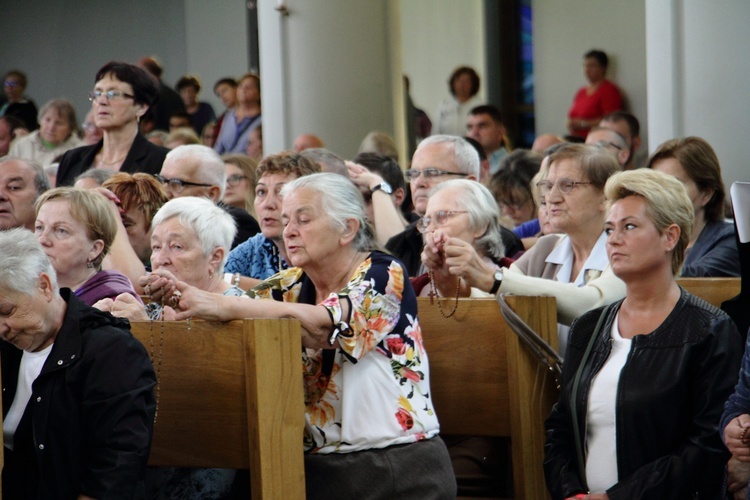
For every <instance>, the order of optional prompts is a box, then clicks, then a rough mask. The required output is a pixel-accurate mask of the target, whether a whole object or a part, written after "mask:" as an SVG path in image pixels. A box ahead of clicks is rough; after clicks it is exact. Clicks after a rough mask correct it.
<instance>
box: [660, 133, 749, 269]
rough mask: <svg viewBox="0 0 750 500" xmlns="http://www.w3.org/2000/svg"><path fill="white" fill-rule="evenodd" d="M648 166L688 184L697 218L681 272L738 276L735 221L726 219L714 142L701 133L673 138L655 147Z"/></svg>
mask: <svg viewBox="0 0 750 500" xmlns="http://www.w3.org/2000/svg"><path fill="white" fill-rule="evenodd" d="M648 166H649V168H652V169H654V170H658V171H659V172H664V173H666V174H669V175H673V176H674V177H676V178H677V179H678V180H679V181H680V182H682V183H683V184H685V187H686V188H687V191H688V196H689V197H690V201H691V202H692V203H693V209H694V211H695V222H693V230H692V232H691V236H690V242H689V243H688V246H687V250H686V253H685V263H684V264H683V265H682V272H681V275H682V276H684V277H695V278H705V277H714V278H716V277H739V276H740V256H739V252H738V250H737V241H736V237H735V231H734V224H732V223H731V222H727V221H726V220H724V198H725V190H724V181H723V180H722V178H721V167H720V166H719V158H718V157H717V156H716V153H715V152H714V150H713V148H712V147H711V145H710V144H709V143H708V142H706V141H705V140H703V139H701V138H700V137H685V138H683V139H672V140H669V141H667V142H665V143H664V144H662V145H660V146H659V147H658V148H657V149H656V151H655V152H654V154H652V155H651V158H649V160H648Z"/></svg>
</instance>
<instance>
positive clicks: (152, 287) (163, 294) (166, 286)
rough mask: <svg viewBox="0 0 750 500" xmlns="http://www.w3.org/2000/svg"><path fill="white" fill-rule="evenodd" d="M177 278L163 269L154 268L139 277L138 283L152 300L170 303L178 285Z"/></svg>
mask: <svg viewBox="0 0 750 500" xmlns="http://www.w3.org/2000/svg"><path fill="white" fill-rule="evenodd" d="M176 283H177V278H175V276H174V275H173V274H172V273H170V272H169V271H165V270H163V269H158V270H154V271H152V272H151V273H149V274H147V275H145V276H141V277H140V278H138V284H139V285H140V286H141V287H142V288H143V292H144V293H145V294H146V295H148V298H149V300H150V301H151V302H156V303H164V304H168V303H169V301H170V300H172V294H174V292H175V290H177V287H176V286H175V284H176Z"/></svg>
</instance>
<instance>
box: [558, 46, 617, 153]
mask: <svg viewBox="0 0 750 500" xmlns="http://www.w3.org/2000/svg"><path fill="white" fill-rule="evenodd" d="M608 64H609V59H608V58H607V54H606V53H604V52H603V51H601V50H590V51H588V52H587V53H586V54H585V55H584V56H583V73H584V74H585V75H586V79H587V80H588V81H589V84H588V85H587V86H585V87H581V88H580V89H579V90H578V92H576V95H575V97H574V98H573V104H572V105H571V106H570V110H569V111H568V122H567V127H568V131H569V132H570V135H575V136H578V137H582V138H583V139H585V138H586V136H587V135H588V133H589V130H591V127H595V126H597V125H599V121H600V120H601V119H602V117H603V116H604V115H606V114H607V113H611V112H612V111H618V110H620V109H622V94H621V93H620V89H618V88H617V86H616V85H615V84H614V83H612V82H610V81H609V80H607V79H605V78H604V76H605V74H606V73H607V65H608Z"/></svg>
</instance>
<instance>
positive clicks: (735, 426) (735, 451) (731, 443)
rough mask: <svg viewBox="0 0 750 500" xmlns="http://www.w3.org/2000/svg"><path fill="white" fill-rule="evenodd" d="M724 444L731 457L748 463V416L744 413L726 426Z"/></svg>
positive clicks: (749, 447)
mask: <svg viewBox="0 0 750 500" xmlns="http://www.w3.org/2000/svg"><path fill="white" fill-rule="evenodd" d="M724 443H726V445H727V448H728V449H729V451H730V452H731V453H732V457H734V458H736V459H737V460H739V461H740V462H750V415H748V414H747V413H744V414H742V415H740V416H739V417H736V418H733V419H732V420H731V421H730V422H729V423H728V424H727V426H726V428H725V429H724Z"/></svg>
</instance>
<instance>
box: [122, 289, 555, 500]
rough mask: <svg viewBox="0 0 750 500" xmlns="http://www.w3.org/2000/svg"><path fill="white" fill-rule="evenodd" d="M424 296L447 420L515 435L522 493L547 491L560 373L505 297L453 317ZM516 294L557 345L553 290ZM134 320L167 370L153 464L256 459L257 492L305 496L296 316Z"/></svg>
mask: <svg viewBox="0 0 750 500" xmlns="http://www.w3.org/2000/svg"><path fill="white" fill-rule="evenodd" d="M419 300H420V303H419V317H420V324H421V326H422V333H423V337H424V342H425V346H426V349H427V353H428V357H429V360H430V381H431V391H432V395H433V398H434V402H435V409H436V412H437V414H438V418H439V420H440V424H441V432H443V433H446V434H470V435H479V436H504V437H510V440H511V450H512V452H511V453H512V460H513V480H514V488H515V495H514V498H517V499H538V498H546V497H547V493H546V489H545V486H544V479H543V473H542V467H541V464H542V459H543V446H544V428H543V422H544V419H545V418H546V417H547V415H548V414H549V410H550V408H551V406H552V404H554V402H555V401H556V400H557V389H556V387H555V384H554V380H553V378H552V375H551V373H549V371H548V370H546V369H544V368H543V367H541V366H540V365H539V364H538V363H537V361H536V360H535V359H533V358H532V356H531V355H530V354H529V353H528V352H527V351H526V349H525V347H524V346H522V345H521V344H520V343H519V340H518V338H517V337H516V335H515V333H513V332H512V331H511V330H510V328H509V327H508V326H507V324H506V323H505V321H504V320H503V318H502V315H501V313H500V307H499V305H498V304H497V302H496V301H495V300H494V299H461V300H460V301H459V305H458V310H457V312H456V314H455V315H454V316H453V317H451V318H449V319H445V318H443V317H442V316H441V315H440V313H439V312H438V309H437V304H434V305H430V302H429V299H419ZM508 301H509V303H510V305H511V307H513V309H514V310H515V311H516V313H518V314H519V316H521V318H523V319H524V320H525V321H526V322H527V323H528V324H529V325H530V326H531V327H532V328H534V329H535V330H536V331H537V332H540V333H541V334H542V335H543V337H544V338H546V339H547V340H548V341H550V342H551V343H552V345H553V346H556V344H557V322H556V319H555V318H556V316H555V301H554V299H553V298H549V297H509V298H508ZM132 330H133V333H134V335H135V336H136V337H137V338H138V339H139V340H140V341H141V342H142V343H143V344H144V345H145V346H146V349H147V350H148V351H149V352H150V353H152V357H153V360H154V367H155V370H156V371H157V377H158V379H159V388H158V390H157V391H156V395H157V400H158V413H157V417H156V424H155V430H154V441H153V446H152V451H151V457H150V459H149V464H150V465H154V466H160V465H161V466H167V465H171V466H185V467H227V468H245V469H247V468H249V469H250V477H251V485H252V488H253V498H256V499H258V498H263V499H271V498H284V499H301V498H304V495H305V492H304V488H305V486H304V462H303V451H302V433H303V426H304V407H303V395H302V383H301V381H302V363H301V360H300V347H299V346H300V342H301V341H300V334H299V324H298V323H297V322H295V321H285V320H245V321H233V322H229V323H211V322H203V321H192V322H191V324H190V327H189V328H188V325H187V323H186V322H163V323H162V322H160V321H155V322H153V323H151V322H134V323H132Z"/></svg>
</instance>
